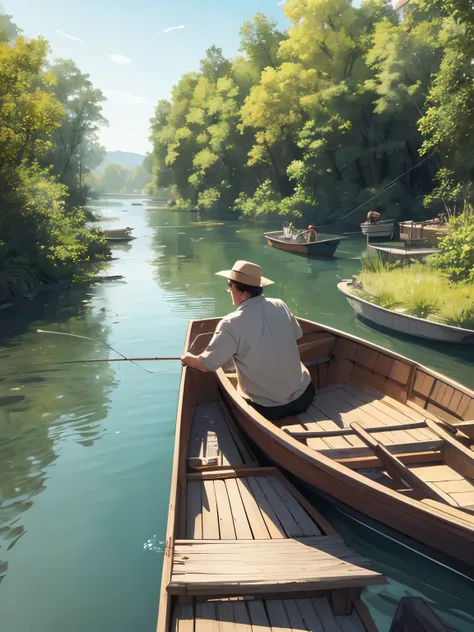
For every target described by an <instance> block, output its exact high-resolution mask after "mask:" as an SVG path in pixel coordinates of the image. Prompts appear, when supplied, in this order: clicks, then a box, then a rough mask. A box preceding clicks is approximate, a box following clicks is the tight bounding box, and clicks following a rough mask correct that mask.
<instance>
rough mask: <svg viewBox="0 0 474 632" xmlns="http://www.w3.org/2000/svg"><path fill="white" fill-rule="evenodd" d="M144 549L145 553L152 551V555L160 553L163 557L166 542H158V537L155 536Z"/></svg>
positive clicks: (146, 543) (145, 544)
mask: <svg viewBox="0 0 474 632" xmlns="http://www.w3.org/2000/svg"><path fill="white" fill-rule="evenodd" d="M143 548H144V549H145V551H151V552H152V553H159V554H160V555H161V554H162V553H163V552H164V550H165V543H164V540H158V536H156V535H154V536H153V537H152V538H150V539H149V540H147V541H146V542H145V543H144V545H143Z"/></svg>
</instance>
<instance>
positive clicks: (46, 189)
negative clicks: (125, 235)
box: [0, 37, 107, 300]
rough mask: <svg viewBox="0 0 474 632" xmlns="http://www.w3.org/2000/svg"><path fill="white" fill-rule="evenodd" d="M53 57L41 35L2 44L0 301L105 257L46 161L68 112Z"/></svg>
mask: <svg viewBox="0 0 474 632" xmlns="http://www.w3.org/2000/svg"><path fill="white" fill-rule="evenodd" d="M48 53H49V49H48V44H47V42H46V41H45V40H44V39H42V38H38V39H34V40H26V39H25V38H24V37H18V38H17V39H16V41H15V42H14V43H12V44H10V43H7V42H3V43H0V102H1V103H2V108H1V109H0V156H1V158H2V160H1V161H0V270H1V275H0V300H3V299H5V298H11V297H14V296H18V295H22V294H24V293H25V292H26V291H29V290H30V289H31V288H32V287H33V286H34V285H35V284H36V283H38V282H40V281H44V280H47V279H49V278H55V277H56V278H57V277H58V276H61V275H63V276H64V275H65V276H67V275H69V276H72V274H74V272H77V271H78V270H79V268H80V267H81V266H82V265H83V264H84V263H87V262H89V261H91V260H92V259H94V258H97V257H98V258H101V257H102V258H103V257H105V256H106V253H107V248H106V245H105V242H104V241H103V240H102V238H100V237H99V236H98V235H96V234H93V233H89V232H88V231H86V230H85V217H84V214H83V213H82V212H81V211H80V210H78V209H70V210H69V211H66V207H65V200H66V198H67V193H68V190H67V187H66V186H65V185H64V184H61V183H60V182H58V181H57V179H56V178H55V177H54V176H53V175H51V170H50V168H46V167H44V166H42V164H41V162H42V161H43V160H44V157H45V156H46V155H47V154H48V153H50V152H51V150H52V143H51V138H52V137H53V135H54V133H55V131H56V130H57V129H58V128H59V127H60V125H61V122H62V118H63V116H64V112H65V109H64V106H63V105H62V104H61V103H60V102H59V101H58V99H57V98H56V97H55V96H54V94H53V90H52V86H53V85H54V82H55V80H56V79H55V76H54V75H53V74H52V73H51V72H47V71H46V68H45V64H46V58H47V55H48Z"/></svg>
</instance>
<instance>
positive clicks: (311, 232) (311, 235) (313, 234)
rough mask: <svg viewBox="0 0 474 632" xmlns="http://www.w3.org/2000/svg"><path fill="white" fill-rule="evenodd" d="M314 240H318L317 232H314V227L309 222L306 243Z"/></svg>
mask: <svg viewBox="0 0 474 632" xmlns="http://www.w3.org/2000/svg"><path fill="white" fill-rule="evenodd" d="M314 241H318V233H317V232H316V229H315V228H313V226H312V225H311V224H310V225H309V226H308V243H311V242H314Z"/></svg>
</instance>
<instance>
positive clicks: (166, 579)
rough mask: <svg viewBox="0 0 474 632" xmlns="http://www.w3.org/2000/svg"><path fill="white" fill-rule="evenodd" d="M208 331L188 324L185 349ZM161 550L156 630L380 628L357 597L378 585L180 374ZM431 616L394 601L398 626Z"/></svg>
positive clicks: (421, 607)
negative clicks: (163, 545) (162, 546)
mask: <svg viewBox="0 0 474 632" xmlns="http://www.w3.org/2000/svg"><path fill="white" fill-rule="evenodd" d="M216 323H217V321H216V320H212V321H209V320H204V321H193V322H191V324H190V326H189V328H188V334H187V338H186V345H185V348H186V350H190V351H196V349H195V346H196V345H195V344H194V343H195V342H198V341H199V339H204V340H206V341H208V340H209V338H210V335H212V333H213V331H214V328H215V325H216ZM202 334H204V336H202ZM164 548H165V551H164V562H163V571H162V584H161V594H160V606H159V615H158V626H157V632H183V631H185V632H188V631H189V632H191V631H192V632H211V631H222V632H266V631H268V632H272V630H273V631H274V632H275V630H281V632H283V631H290V630H292V631H293V632H307V631H315V632H316V631H318V632H341V631H347V632H377V628H376V626H375V624H374V622H373V620H372V618H371V616H370V613H369V611H368V609H367V608H366V606H365V605H364V604H363V602H362V601H361V599H360V593H361V590H362V589H363V588H364V587H366V586H373V585H379V584H384V583H386V579H385V577H384V576H383V575H382V574H380V573H378V572H376V571H374V570H372V569H371V567H370V562H369V560H368V559H366V558H363V557H361V556H360V555H358V554H357V553H356V552H355V551H354V550H352V549H351V548H350V547H349V546H347V545H346V544H345V542H344V541H343V540H342V538H341V537H340V536H339V535H338V534H337V532H336V531H335V530H334V528H333V527H332V526H331V525H330V524H329V523H328V522H327V520H326V519H325V518H324V517H323V516H322V515H321V514H320V513H319V512H318V511H317V510H316V509H315V508H314V507H313V506H312V505H311V504H310V503H309V502H308V501H307V500H306V499H305V498H304V497H303V496H302V495H301V494H300V493H299V492H298V491H297V490H296V489H295V487H293V485H291V484H290V483H289V481H288V480H287V479H286V478H285V477H284V476H283V475H282V474H281V472H280V471H279V470H278V469H277V468H276V467H262V466H261V465H260V464H259V462H258V460H257V458H256V456H255V455H254V453H253V452H252V450H251V448H250V447H249V445H248V444H247V442H246V440H245V438H244V437H243V435H242V434H241V432H240V431H239V429H238V428H237V426H236V424H235V422H234V419H233V417H232V414H231V411H230V409H229V407H228V405H227V404H226V402H225V401H224V399H223V397H222V394H221V393H220V391H219V382H218V377H217V375H216V374H215V373H200V372H198V371H193V370H191V369H189V368H187V367H186V368H183V372H182V377H181V388H180V393H179V403H178V413H177V421H176V435H175V446H174V456H173V471H172V479H171V494H170V504H169V514H168V526H167V532H166V543H165V547H164ZM427 613H429V617H428V618H430V621H431V623H430V627H427V628H425V629H426V630H427V631H429V632H435V630H438V629H439V630H443V629H444V626H443V624H442V623H441V622H440V621H439V619H438V618H437V617H436V616H435V615H434V614H433V613H432V612H431V611H430V610H429V609H428V608H427V606H426V604H423V603H419V600H414V601H413V600H408V601H405V602H404V603H403V604H401V606H400V607H399V609H398V611H397V614H396V616H395V620H394V626H395V625H397V626H399V625H404V623H403V621H404V620H408V619H409V620H411V621H413V620H421V619H426V620H428V619H427ZM407 617H408V619H406V618H407ZM435 624H436V625H438V626H443V627H435ZM403 629H404V628H403V627H393V632H399V630H403ZM422 629H423V628H420V630H422Z"/></svg>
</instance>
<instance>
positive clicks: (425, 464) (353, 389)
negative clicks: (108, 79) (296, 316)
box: [201, 320, 474, 577]
mask: <svg viewBox="0 0 474 632" xmlns="http://www.w3.org/2000/svg"><path fill="white" fill-rule="evenodd" d="M217 322H218V321H217V320H208V321H202V329H201V331H207V332H210V331H213V330H214V328H215V327H216V325H217ZM299 322H300V325H301V326H302V328H303V332H304V335H303V338H302V339H301V345H304V346H302V347H301V358H302V361H303V362H304V363H305V364H307V365H308V367H309V369H310V372H311V375H312V379H313V383H314V385H315V388H316V389H317V391H316V395H315V398H314V401H313V403H312V405H311V406H310V408H309V409H308V411H307V412H306V413H305V414H303V415H299V416H298V417H295V418H289V419H287V420H284V421H283V422H279V423H278V426H279V427H278V426H277V425H275V424H273V423H270V422H269V421H267V420H266V419H264V418H263V417H262V416H261V415H259V414H258V413H257V412H256V411H255V409H254V408H252V407H251V406H250V405H249V404H248V403H247V402H246V401H245V399H244V398H243V397H242V396H241V395H240V394H239V392H238V391H237V388H236V376H235V375H233V374H228V373H225V372H224V371H222V370H219V371H218V372H217V375H218V379H219V383H220V387H221V390H222V392H223V394H224V396H225V399H226V401H227V402H228V404H229V405H230V407H231V410H232V412H233V414H234V417H235V419H236V421H237V423H238V425H239V427H240V428H241V430H243V432H244V433H245V434H246V436H247V437H248V438H249V439H250V440H251V442H252V443H253V444H254V445H255V446H257V447H258V449H259V450H260V451H261V453H262V454H264V455H265V456H266V457H267V458H268V460H270V461H271V462H274V463H276V464H277V465H279V466H281V467H282V468H284V469H285V470H287V471H288V472H290V473H291V474H292V475H294V476H295V477H297V478H298V479H299V480H300V481H301V482H302V483H304V484H306V485H309V486H310V487H311V488H313V489H314V490H316V491H317V492H320V493H323V494H324V495H326V496H327V497H329V498H333V499H335V500H336V501H338V502H340V503H342V504H343V505H345V506H347V507H348V508H350V509H352V510H355V511H356V512H357V513H358V514H359V515H360V516H368V517H369V518H371V519H373V520H374V521H376V523H378V524H379V525H380V526H381V527H382V526H384V525H385V526H386V527H388V528H389V529H391V530H393V532H394V537H396V536H397V533H398V534H402V535H404V536H408V537H409V538H410V539H411V540H412V541H413V545H414V546H416V543H417V542H418V543H420V544H421V545H423V546H425V547H428V548H429V550H430V552H431V553H432V554H433V557H434V559H441V558H442V560H443V563H447V564H448V565H449V566H451V567H452V568H461V569H462V572H463V573H464V574H466V575H468V576H469V577H474V569H473V567H474V546H472V545H473V543H474V514H473V508H474V452H472V451H471V450H469V449H468V448H467V447H466V446H465V445H463V443H462V442H461V441H458V440H457V439H456V438H453V433H455V432H456V433H457V434H458V436H459V437H460V438H463V440H464V441H465V442H466V443H467V442H468V441H469V440H468V435H470V436H471V437H472V438H474V421H473V420H474V393H473V392H472V391H470V390H469V389H468V388H465V387H463V386H461V385H459V384H457V383H455V382H453V381H452V380H450V379H448V378H446V377H444V376H442V375H439V374H437V373H435V372H434V371H431V370H429V369H427V368H425V367H423V366H421V365H419V364H417V363H415V362H413V361H411V360H408V359H407V358H404V357H402V356H399V355H397V354H395V353H393V352H391V351H388V350H386V349H383V348H381V347H378V346H376V345H373V344H370V343H368V342H365V341H363V340H361V339H358V338H355V337H353V336H350V335H348V334H344V333H342V332H339V331H337V330H334V329H331V328H329V327H323V326H321V325H318V324H317V323H313V322H311V321H307V320H300V321H299ZM351 424H352V425H351ZM354 424H355V425H354ZM361 431H362V432H361ZM367 433H368V434H367Z"/></svg>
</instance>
